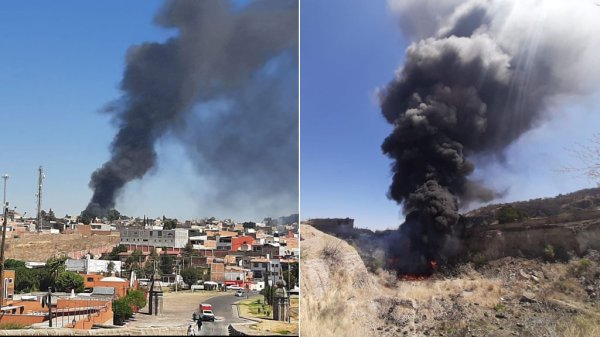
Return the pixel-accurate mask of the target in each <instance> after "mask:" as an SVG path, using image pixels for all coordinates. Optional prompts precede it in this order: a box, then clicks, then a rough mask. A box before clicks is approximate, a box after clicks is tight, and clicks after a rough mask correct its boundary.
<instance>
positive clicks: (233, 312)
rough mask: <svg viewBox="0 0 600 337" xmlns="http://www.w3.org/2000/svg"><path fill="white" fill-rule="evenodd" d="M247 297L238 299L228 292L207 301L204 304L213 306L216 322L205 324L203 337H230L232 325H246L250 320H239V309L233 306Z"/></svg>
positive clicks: (201, 333)
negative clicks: (229, 327) (229, 328)
mask: <svg viewBox="0 0 600 337" xmlns="http://www.w3.org/2000/svg"><path fill="white" fill-rule="evenodd" d="M245 298H246V297H243V298H242V297H236V296H234V293H233V292H231V291H230V292H228V293H227V294H226V295H223V296H216V297H213V298H210V299H207V300H206V301H204V302H203V303H209V304H211V305H212V306H213V312H214V314H215V322H203V323H204V324H203V325H202V331H201V332H200V335H203V336H211V335H212V336H215V335H216V336H229V331H228V330H227V327H228V326H229V324H231V323H246V322H249V321H248V320H245V319H242V318H239V316H238V313H237V309H236V307H235V306H234V305H233V304H234V303H235V302H237V301H239V300H242V299H245Z"/></svg>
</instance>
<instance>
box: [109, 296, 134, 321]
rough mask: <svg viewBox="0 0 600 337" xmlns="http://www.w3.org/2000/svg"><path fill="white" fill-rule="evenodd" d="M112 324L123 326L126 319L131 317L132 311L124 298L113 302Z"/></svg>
mask: <svg viewBox="0 0 600 337" xmlns="http://www.w3.org/2000/svg"><path fill="white" fill-rule="evenodd" d="M112 309H113V322H114V324H115V325H123V324H124V323H125V320H126V319H129V318H131V316H133V309H131V306H130V305H129V303H127V301H126V300H125V298H121V299H118V300H114V301H113V308H112Z"/></svg>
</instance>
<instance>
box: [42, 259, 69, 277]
mask: <svg viewBox="0 0 600 337" xmlns="http://www.w3.org/2000/svg"><path fill="white" fill-rule="evenodd" d="M66 261H67V257H66V256H61V257H51V258H49V259H48V260H46V268H47V269H48V271H49V272H50V274H51V275H52V276H53V277H54V278H56V277H58V275H59V274H60V273H62V272H64V271H65V270H66V265H65V262H66Z"/></svg>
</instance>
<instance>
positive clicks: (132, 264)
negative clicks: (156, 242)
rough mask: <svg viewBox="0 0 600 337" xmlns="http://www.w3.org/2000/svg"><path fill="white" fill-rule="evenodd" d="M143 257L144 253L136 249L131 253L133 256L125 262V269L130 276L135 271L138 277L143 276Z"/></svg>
mask: <svg viewBox="0 0 600 337" xmlns="http://www.w3.org/2000/svg"><path fill="white" fill-rule="evenodd" d="M141 257H142V251H141V250H138V249H136V250H134V251H133V252H132V253H131V256H129V257H128V258H127V260H125V269H126V270H128V271H129V273H130V274H131V272H133V271H135V273H136V274H137V275H138V277H139V276H140V275H141V274H142V273H141V272H142V266H141V260H142V259H141Z"/></svg>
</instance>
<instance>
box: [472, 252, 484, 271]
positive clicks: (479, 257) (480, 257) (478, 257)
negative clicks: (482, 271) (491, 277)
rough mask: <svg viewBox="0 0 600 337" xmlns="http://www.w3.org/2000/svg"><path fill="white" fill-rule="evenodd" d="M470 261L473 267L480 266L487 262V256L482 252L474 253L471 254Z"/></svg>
mask: <svg viewBox="0 0 600 337" xmlns="http://www.w3.org/2000/svg"><path fill="white" fill-rule="evenodd" d="M471 261H472V262H473V264H474V265H475V268H480V267H482V266H483V265H485V264H486V263H487V257H485V255H484V254H482V253H476V254H475V255H473V258H472V259H471Z"/></svg>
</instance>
